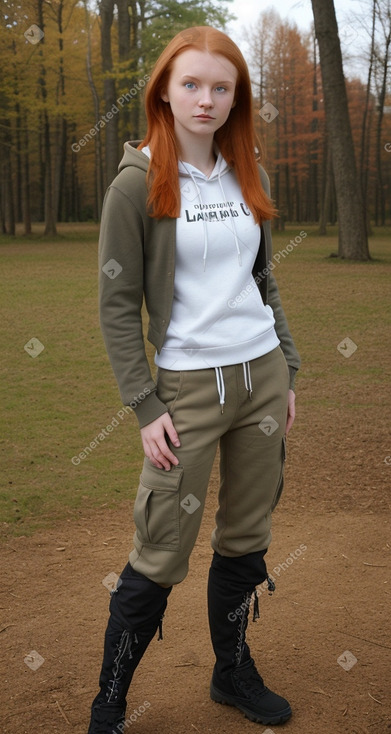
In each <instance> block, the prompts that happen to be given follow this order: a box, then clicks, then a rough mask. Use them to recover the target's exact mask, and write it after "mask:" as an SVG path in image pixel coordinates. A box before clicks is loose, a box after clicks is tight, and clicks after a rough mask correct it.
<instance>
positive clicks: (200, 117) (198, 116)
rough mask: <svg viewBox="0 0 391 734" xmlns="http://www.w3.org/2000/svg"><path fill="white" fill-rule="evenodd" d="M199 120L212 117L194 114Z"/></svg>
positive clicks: (212, 118)
mask: <svg viewBox="0 0 391 734" xmlns="http://www.w3.org/2000/svg"><path fill="white" fill-rule="evenodd" d="M195 117H197V118H198V119H199V120H214V119H215V118H214V117H211V116H210V115H195Z"/></svg>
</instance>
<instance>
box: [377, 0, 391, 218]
mask: <svg viewBox="0 0 391 734" xmlns="http://www.w3.org/2000/svg"><path fill="white" fill-rule="evenodd" d="M375 4H376V6H377V12H378V16H379V19H380V22H381V25H382V27H383V31H384V57H383V60H382V61H383V69H382V72H383V73H382V81H381V86H380V93H379V99H378V105H377V110H378V118H377V125H376V170H377V192H378V196H377V200H378V206H379V215H380V216H379V219H380V224H381V226H383V227H384V225H385V223H386V201H385V191H384V185H383V171H382V150H383V148H382V127H383V117H384V102H385V99H386V92H387V73H388V58H389V52H390V44H391V9H390V2H389V1H388V9H387V10H388V12H387V11H386V10H385V12H384V15H383V13H382V7H383V6H381V5H380V3H379V0H375ZM387 21H388V22H389V24H390V25H389V26H388V28H387V27H386V23H387Z"/></svg>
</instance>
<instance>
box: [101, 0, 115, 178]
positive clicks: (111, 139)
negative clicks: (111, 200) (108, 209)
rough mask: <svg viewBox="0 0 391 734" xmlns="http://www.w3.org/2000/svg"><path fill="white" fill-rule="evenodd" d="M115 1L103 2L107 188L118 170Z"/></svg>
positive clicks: (102, 34) (104, 0)
mask: <svg viewBox="0 0 391 734" xmlns="http://www.w3.org/2000/svg"><path fill="white" fill-rule="evenodd" d="M113 15H114V0H101V3H100V16H101V20H102V22H101V54H102V69H103V72H104V73H105V77H104V82H103V96H104V100H105V115H107V113H110V114H109V117H108V122H106V126H105V133H106V181H105V188H106V187H107V186H108V185H109V184H110V183H111V182H112V180H113V179H114V178H115V176H116V175H117V170H118V162H119V161H118V158H119V156H118V113H119V109H118V107H117V105H116V104H115V103H116V100H117V97H116V87H115V80H114V78H113V77H112V76H111V74H112V71H113V60H112V54H111V26H112V24H113Z"/></svg>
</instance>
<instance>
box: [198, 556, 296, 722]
mask: <svg viewBox="0 0 391 734" xmlns="http://www.w3.org/2000/svg"><path fill="white" fill-rule="evenodd" d="M265 553H266V551H260V552H258V553H249V554H248V555H246V556H240V557H238V558H227V557H223V556H220V555H219V554H218V553H214V556H213V560H212V565H211V568H210V572H209V583H208V613H209V626H210V633H211V639H212V645H213V649H214V652H215V655H216V664H215V667H214V670H213V676H212V682H211V686H210V695H211V698H212V700H213V701H216V702H217V703H223V704H228V705H229V706H235V707H236V708H238V709H239V710H240V711H242V712H243V713H244V714H245V715H246V716H247V718H248V719H250V720H251V721H255V722H258V723H260V724H282V723H283V722H284V721H287V719H289V717H290V716H291V714H292V711H291V707H290V705H289V703H288V701H287V700H286V699H285V698H282V697H281V696H278V695H277V694H276V693H273V691H270V690H269V688H267V687H266V686H265V684H264V682H263V680H262V678H261V676H260V675H259V673H258V671H257V669H256V667H255V663H254V660H253V659H252V657H251V655H250V650H249V647H248V645H247V643H246V629H247V624H248V615H249V608H250V603H251V598H252V595H253V593H254V592H255V587H256V586H257V585H258V584H260V583H262V582H263V581H265V580H266V579H268V586H269V590H274V584H273V582H272V581H271V579H269V578H268V575H267V571H266V565H265V561H264V558H263V556H264V555H265ZM257 617H259V611H258V597H257V595H256V594H254V619H256V618H257Z"/></svg>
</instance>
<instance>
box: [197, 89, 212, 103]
mask: <svg viewBox="0 0 391 734" xmlns="http://www.w3.org/2000/svg"><path fill="white" fill-rule="evenodd" d="M198 105H199V106H200V107H213V99H212V94H211V91H210V89H208V88H207V87H203V88H202V89H201V94H200V98H199V100H198Z"/></svg>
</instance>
